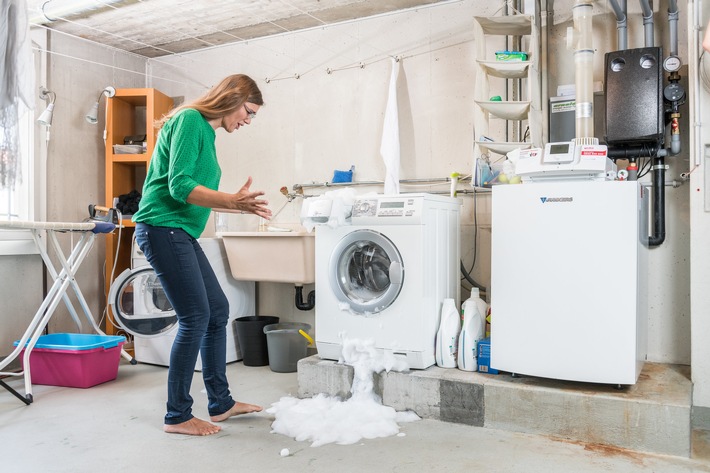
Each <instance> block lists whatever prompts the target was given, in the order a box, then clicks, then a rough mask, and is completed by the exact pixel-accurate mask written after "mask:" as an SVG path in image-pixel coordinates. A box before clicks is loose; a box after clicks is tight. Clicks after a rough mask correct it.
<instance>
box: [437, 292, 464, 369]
mask: <svg viewBox="0 0 710 473" xmlns="http://www.w3.org/2000/svg"><path fill="white" fill-rule="evenodd" d="M460 332H461V316H460V315H459V311H458V309H457V308H456V301H454V300H453V299H444V303H443V304H442V306H441V320H440V322H439V331H438V332H437V333H436V353H435V358H436V364H437V366H441V367H442V368H456V352H457V351H458V346H459V344H458V338H459V333H460Z"/></svg>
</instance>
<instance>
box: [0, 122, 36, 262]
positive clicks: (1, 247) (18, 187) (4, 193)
mask: <svg viewBox="0 0 710 473" xmlns="http://www.w3.org/2000/svg"><path fill="white" fill-rule="evenodd" d="M19 131H20V143H19V145H20V163H19V164H18V166H19V174H18V175H19V176H20V178H18V179H17V182H16V183H15V185H14V186H13V187H7V188H2V189H0V220H5V221H7V220H34V212H33V209H34V202H35V198H34V191H35V186H34V181H35V179H34V176H35V166H34V162H35V160H34V155H35V153H34V151H33V146H32V143H33V142H34V112H33V111H32V110H27V111H26V112H25V113H24V115H23V116H22V117H20V122H19ZM36 253H37V248H36V247H35V244H34V241H33V240H32V235H31V233H30V232H29V231H27V230H0V255H20V254H36Z"/></svg>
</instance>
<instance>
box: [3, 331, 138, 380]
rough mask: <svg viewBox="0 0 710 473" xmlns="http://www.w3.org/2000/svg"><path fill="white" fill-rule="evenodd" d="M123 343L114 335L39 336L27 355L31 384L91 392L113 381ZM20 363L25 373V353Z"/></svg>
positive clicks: (63, 334) (55, 334)
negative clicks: (84, 389) (85, 389)
mask: <svg viewBox="0 0 710 473" xmlns="http://www.w3.org/2000/svg"><path fill="white" fill-rule="evenodd" d="M125 342H126V339H125V337H123V336H113V335H89V334H80V333H53V334H50V335H42V336H40V337H39V340H38V341H37V344H36V345H35V347H34V348H33V349H32V353H31V354H30V375H31V377H32V384H44V385H49V386H64V387H70V388H90V387H92V386H96V385H97V384H101V383H105V382H107V381H111V380H114V379H116V376H117V375H118V365H119V362H120V360H121V348H122V347H123V344H124V343H125ZM19 343H20V341H19V340H16V341H15V343H14V345H15V346H17V345H19ZM20 359H21V360H22V365H23V366H22V368H23V369H24V349H23V350H22V355H21V358H20Z"/></svg>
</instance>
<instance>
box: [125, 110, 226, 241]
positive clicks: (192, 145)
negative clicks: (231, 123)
mask: <svg viewBox="0 0 710 473" xmlns="http://www.w3.org/2000/svg"><path fill="white" fill-rule="evenodd" d="M214 140H215V131H214V129H213V128H212V126H211V125H210V124H209V122H207V120H205V118H204V117H203V116H202V114H201V113H200V112H198V111H197V110H195V109H192V108H187V109H184V110H181V111H180V112H178V113H176V114H175V116H173V117H172V118H170V120H168V121H167V122H166V123H165V124H164V125H163V128H162V129H161V130H160V133H159V134H158V141H157V143H156V145H155V150H154V151H153V156H152V157H151V159H150V165H149V166H148V172H147V175H146V178H145V183H144V184H143V195H142V197H141V201H140V204H139V208H138V212H136V213H135V214H134V215H133V221H134V222H144V223H147V224H149V225H153V226H157V227H177V228H182V229H183V230H185V231H186V232H187V233H188V234H189V235H191V236H192V237H194V238H199V236H200V235H201V234H202V231H203V230H204V229H205V225H206V224H207V219H209V216H210V212H211V209H209V208H207V207H200V206H197V205H193V204H189V203H187V201H186V199H187V196H188V195H189V194H190V192H192V190H193V189H194V188H195V187H197V186H198V185H202V186H205V187H207V188H209V189H212V190H217V189H218V188H219V180H220V177H221V176H222V170H221V169H220V167H219V163H218V162H217V152H216V150H215V145H214Z"/></svg>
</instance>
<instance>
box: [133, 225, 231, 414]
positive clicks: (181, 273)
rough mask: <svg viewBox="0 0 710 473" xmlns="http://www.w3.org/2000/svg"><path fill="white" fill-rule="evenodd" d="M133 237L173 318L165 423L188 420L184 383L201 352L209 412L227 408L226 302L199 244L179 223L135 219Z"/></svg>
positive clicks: (189, 410) (187, 394) (188, 381)
mask: <svg viewBox="0 0 710 473" xmlns="http://www.w3.org/2000/svg"><path fill="white" fill-rule="evenodd" d="M135 234H136V242H137V243H138V246H140V249H141V251H143V253H144V254H145V257H146V258H147V260H148V262H149V263H150V265H151V266H152V267H153V269H154V270H155V273H156V274H157V276H158V279H159V280H160V283H161V284H162V286H163V289H164V290H165V295H166V296H167V298H168V300H169V301H170V304H171V305H172V306H173V309H175V312H176V315H177V319H178V332H177V336H176V337H175V342H173V347H172V351H171V352H170V367H169V368H168V404H167V414H166V415H165V423H166V424H171V425H174V424H181V423H183V422H186V421H188V420H190V419H192V417H193V415H192V402H193V401H192V397H191V396H190V385H191V384H192V377H193V374H194V370H195V364H196V363H197V355H198V353H200V354H201V355H202V378H203V380H204V382H205V388H206V390H207V399H208V402H209V404H208V407H207V408H208V411H209V415H210V416H215V415H220V414H223V413H225V412H227V411H228V410H230V409H231V408H232V406H234V404H235V401H234V399H232V396H231V395H230V393H229V382H228V381H227V375H226V364H227V363H226V358H227V353H226V350H227V330H226V326H227V320H228V319H229V301H228V300H227V297H226V296H225V295H224V291H222V288H221V286H220V285H219V281H218V280H217V277H216V276H215V274H214V271H213V270H212V266H210V263H209V261H208V260H207V257H206V256H205V254H204V252H203V251H202V248H201V247H200V244H199V243H198V241H197V240H196V239H194V238H193V237H191V236H190V235H188V234H187V233H186V232H185V231H184V230H182V229H180V228H168V227H154V226H152V225H148V224H145V223H137V224H136V232H135Z"/></svg>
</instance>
